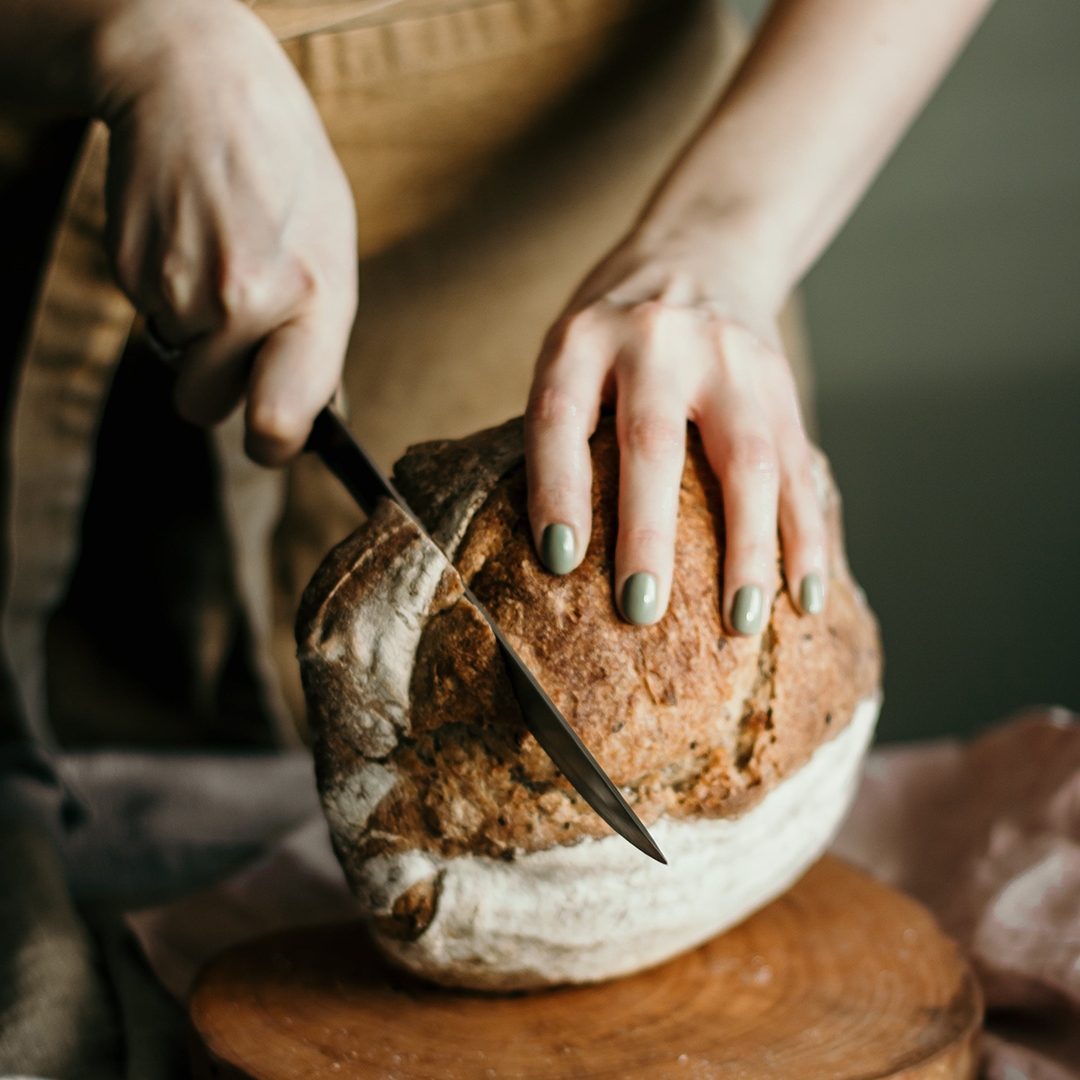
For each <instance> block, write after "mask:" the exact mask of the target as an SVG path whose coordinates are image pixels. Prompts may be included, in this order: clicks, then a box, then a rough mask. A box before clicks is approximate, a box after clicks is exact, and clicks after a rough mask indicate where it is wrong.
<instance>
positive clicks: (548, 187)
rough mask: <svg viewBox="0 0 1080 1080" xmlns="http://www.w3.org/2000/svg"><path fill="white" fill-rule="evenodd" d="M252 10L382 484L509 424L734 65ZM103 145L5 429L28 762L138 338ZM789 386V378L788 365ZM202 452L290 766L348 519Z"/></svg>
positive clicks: (643, 21)
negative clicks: (211, 462)
mask: <svg viewBox="0 0 1080 1080" xmlns="http://www.w3.org/2000/svg"><path fill="white" fill-rule="evenodd" d="M254 9H255V11H256V13H258V14H259V15H260V16H261V17H262V18H263V19H264V20H265V21H266V22H267V24H268V25H269V26H270V27H271V29H272V30H273V31H274V32H275V33H276V34H277V35H278V37H279V38H280V39H281V40H283V42H284V46H285V48H286V50H287V52H288V53H289V55H290V56H291V57H292V59H293V61H294V62H295V63H296V65H297V68H298V69H299V71H300V73H301V75H302V76H303V78H304V80H305V82H306V83H307V85H308V87H309V89H310V91H311V93H312V95H313V97H314V99H315V101H316V104H317V105H318V107H319V110H320V112H321V114H322V117H323V120H324V122H325V124H326V127H327V130H328V132H329V134H330V138H331V140H332V142H333V143H334V146H335V149H336V150H337V152H338V154H339V155H340V157H341V160H342V162H343V164H344V166H345V169H346V171H347V174H348V176H349V179H350V182H351V184H352V187H353V191H354V194H355V197H356V201H357V207H358V221H359V252H358V254H359V257H360V290H361V295H360V309H359V316H358V318H357V322H356V326H355V329H354V332H353V335H352V340H351V343H350V346H349V352H348V358H347V363H346V372H345V389H346V393H347V399H348V402H349V408H350V419H351V423H352V425H353V428H354V430H355V431H356V432H357V434H358V435H359V436H360V438H361V439H362V440H363V441H364V442H365V443H366V444H367V445H368V446H369V447H370V448H371V449H372V451H373V452H374V454H375V456H376V458H378V460H379V461H380V462H381V463H382V464H383V465H384V466H385V467H389V466H390V465H391V464H392V462H393V461H394V459H395V458H396V457H397V456H398V455H399V454H400V453H401V452H402V451H403V450H404V449H405V447H406V446H407V445H408V444H410V443H412V442H416V441H419V440H423V439H430V438H437V437H451V436H458V435H462V434H465V433H467V432H469V431H472V430H475V429H477V428H480V427H484V426H487V425H491V424H495V423H498V422H500V421H502V420H504V419H506V418H507V417H509V416H512V415H514V414H517V413H520V412H521V411H522V409H523V407H524V404H525V399H526V394H527V390H528V385H529V380H530V376H531V371H532V366H533V363H534V360H535V356H536V353H537V350H538V347H539V344H540V341H541V338H542V336H543V333H544V331H545V330H546V328H547V326H548V325H549V324H550V323H551V321H552V320H553V319H554V318H555V317H556V316H557V314H558V313H559V311H560V309H561V307H562V305H563V304H564V303H565V301H566V299H567V298H568V297H569V295H570V293H571V292H572V291H573V289H574V287H575V285H576V284H577V282H578V281H579V279H580V278H581V277H582V275H583V274H584V273H585V272H586V271H587V270H588V269H589V267H590V266H591V265H592V264H593V263H594V262H595V261H596V260H597V259H598V258H599V257H600V256H602V255H603V254H604V252H605V251H606V250H607V249H609V248H610V247H611V246H612V245H613V244H614V243H615V241H616V240H617V239H618V238H619V236H620V235H621V233H622V232H623V231H624V230H625V229H626V228H627V226H628V225H630V224H631V222H632V221H633V220H634V218H635V215H636V214H637V212H638V210H639V209H640V207H641V204H642V202H643V200H644V199H645V198H646V196H647V194H648V192H649V190H650V189H651V187H652V186H653V185H654V184H655V183H656V181H657V179H658V178H659V176H660V175H661V174H662V173H663V171H664V169H665V167H666V166H667V164H668V163H669V162H670V160H671V159H672V157H673V156H674V154H675V153H676V151H677V150H678V148H679V147H680V145H682V144H683V143H684V142H685V140H686V139H687V138H688V137H689V136H690V134H691V133H692V132H693V130H694V128H695V127H696V126H697V125H698V124H699V123H700V122H701V120H702V119H703V117H704V115H705V114H706V112H707V110H708V107H709V105H710V103H711V102H712V101H713V100H715V97H716V95H717V93H718V92H719V90H720V88H721V86H722V83H723V81H724V79H725V78H727V76H728V75H729V74H730V72H731V70H732V68H733V66H734V63H735V60H736V57H737V54H738V52H739V49H740V48H741V46H742V40H743V39H742V36H741V34H740V32H739V29H738V27H737V26H736V25H735V24H734V23H733V22H732V20H731V19H730V18H729V17H728V16H727V15H726V14H725V12H724V11H723V10H722V9H721V8H720V7H718V6H717V4H716V3H715V2H714V0H682V2H680V3H675V2H671V0H459V2H458V0H430V2H425V0H396V2H394V0H330V2H325V3H318V2H310V3H308V2H304V0H260V2H257V3H256V4H255V5H254ZM107 145H108V135H107V132H106V131H105V129H104V128H103V127H102V126H101V125H100V124H96V125H94V126H93V127H92V128H91V130H90V132H89V135H88V137H87V141H86V145H85V147H84V150H83V153H82V155H81V158H80V162H79V165H78V168H77V170H76V172H75V175H74V177H73V179H72V183H71V187H70V191H69V194H68V196H67V199H66V203H65V207H64V211H63V214H62V218H61V221H60V225H59V228H58V231H57V233H56V237H55V241H54V245H53V250H52V253H51V257H50V259H49V264H48V269H47V272H46V274H45V276H44V279H43V281H42V285H41V289H40V292H39V296H38V300H37V304H36V309H35V312H34V316H33V322H32V330H31V333H30V335H29V338H28V342H27V346H26V348H25V351H24V355H23V356H22V358H21V361H20V366H19V371H18V373H17V378H18V388H17V393H16V396H15V405H14V410H13V414H12V420H11V427H10V445H9V454H10V458H9V487H8V495H7V498H8V506H7V513H6V521H7V529H8V536H7V541H8V546H7V556H8V567H7V571H8V573H7V593H6V596H5V597H4V601H3V606H2V608H0V648H2V651H3V658H4V661H5V663H6V665H7V668H8V671H9V673H10V677H11V680H12V682H13V685H14V687H15V689H16V692H17V697H18V706H19V708H20V710H21V713H22V720H23V723H24V725H25V730H26V731H27V733H28V734H29V735H31V736H32V737H33V738H34V739H36V740H38V741H41V742H44V743H48V741H49V739H50V727H49V720H48V707H47V702H46V695H45V670H44V655H45V653H44V641H45V630H46V626H47V622H48V619H49V617H50V613H51V612H52V611H53V610H54V609H55V608H56V607H57V605H58V604H59V603H60V602H61V600H62V598H63V596H64V593H65V589H66V586H67V582H68V581H69V579H70V577H71V574H72V570H73V567H74V565H75V562H76V560H77V558H78V539H79V527H80V519H81V515H82V512H83V508H84V505H85V502H86V498H87V491H88V485H89V481H90V478H91V475H92V469H93V455H94V445H95V433H96V431H97V430H98V425H99V422H100V418H101V415H102V410H103V407H104V402H105V399H106V396H107V394H108V389H109V385H110V380H111V377H112V374H113V372H114V370H115V368H116V365H117V363H118V361H119V359H120V357H121V355H122V353H123V352H124V349H125V347H126V346H127V343H128V340H129V335H131V333H132V329H133V327H135V335H134V337H133V338H132V345H131V346H130V347H132V348H134V347H136V343H137V338H138V328H137V321H136V316H135V312H134V311H133V309H132V307H131V305H130V304H129V303H128V301H127V300H126V299H125V298H124V297H123V296H122V295H121V293H120V292H119V291H118V289H117V288H116V287H115V286H114V285H113V284H112V283H111V280H110V278H109V275H108V271H107V266H106V260H105V255H104V250H103V247H102V232H103V227H104V215H105V212H104V202H103V182H104V171H105V162H106V155H107ZM791 340H792V341H793V342H795V343H796V345H797V339H796V338H795V337H792V338H791ZM793 351H798V350H797V349H795V350H793ZM795 360H796V361H799V362H800V363H799V366H800V367H803V365H802V364H801V352H799V353H798V355H797V356H796V357H795ZM805 374H806V373H805V370H804V371H803V375H804V377H803V380H802V381H803V385H804V387H808V385H809V383H808V379H807V378H805ZM214 445H215V448H216V453H217V458H218V464H219V474H220V481H221V482H220V503H221V511H222V514H223V516H224V519H225V523H226V525H227V530H228V536H229V539H230V544H231V554H232V564H233V576H234V583H235V588H236V592H237V596H238V599H239V602H240V603H241V605H242V607H243V610H244V612H245V616H246V621H247V624H248V627H249V629H250V634H249V640H250V642H251V645H250V654H251V655H250V658H249V659H250V664H251V667H252V669H253V670H254V672H255V673H256V675H257V677H258V681H259V684H260V686H261V690H262V697H263V705H264V707H265V710H266V712H267V714H268V716H269V717H270V718H271V720H272V723H273V725H274V727H275V730H276V732H277V740H278V742H279V743H282V744H288V743H290V742H294V741H295V740H296V738H297V735H296V731H297V724H301V725H302V717H303V701H302V697H301V694H300V688H299V679H298V672H297V667H296V662H295V657H294V651H295V646H294V642H293V634H292V620H293V617H294V614H295V610H296V604H297V601H298V598H299V593H300V591H301V590H302V589H303V587H304V585H305V584H306V583H307V580H308V579H309V577H310V575H311V573H312V572H313V571H314V569H315V566H316V565H317V564H318V562H319V561H320V560H321V559H322V557H323V556H324V555H325V554H326V552H327V551H328V550H329V548H330V546H331V545H332V544H333V543H335V542H337V541H338V540H340V539H342V538H343V537H344V536H345V535H347V534H348V532H349V531H350V530H351V529H352V528H353V527H354V526H355V525H356V523H357V522H358V521H359V520H360V518H359V513H358V511H357V510H356V508H355V507H354V506H353V505H352V504H351V503H350V502H349V500H348V498H347V497H346V496H345V494H344V492H343V491H342V490H341V489H340V488H339V487H338V486H337V485H336V482H335V481H334V480H333V479H332V478H330V477H329V476H328V475H327V474H326V473H325V471H324V470H323V469H322V467H321V465H320V464H319V463H318V462H316V461H314V460H313V459H310V458H302V459H300V460H299V461H298V462H297V463H296V464H295V465H294V466H293V467H292V468H291V469H290V470H288V471H287V472H282V473H275V472H270V471H266V470H263V469H260V468H258V467H257V466H255V465H253V464H251V463H250V462H249V461H248V460H247V459H246V458H245V457H244V455H243V452H242V422H241V418H240V416H239V414H237V415H234V416H233V417H232V418H231V419H229V420H228V421H226V422H225V423H224V424H222V425H221V426H220V427H219V428H218V429H217V430H216V431H215V433H214ZM147 723H148V724H151V723H153V717H152V716H148V717H147Z"/></svg>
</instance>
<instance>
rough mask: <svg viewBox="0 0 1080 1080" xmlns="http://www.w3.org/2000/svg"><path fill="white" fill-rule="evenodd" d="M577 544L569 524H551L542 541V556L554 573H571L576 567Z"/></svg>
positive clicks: (545, 563)
mask: <svg viewBox="0 0 1080 1080" xmlns="http://www.w3.org/2000/svg"><path fill="white" fill-rule="evenodd" d="M576 555H577V544H576V542H575V539H574V530H573V529H571V528H570V526H569V525H549V526H548V527H547V528H546V529H545V530H544V538H543V540H542V541H541V543H540V558H541V559H542V560H543V562H544V565H545V566H546V567H547V568H548V569H549V570H550V571H551V572H552V573H553V574H569V573H570V571H571V570H573V569H574V557H575V556H576Z"/></svg>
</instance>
